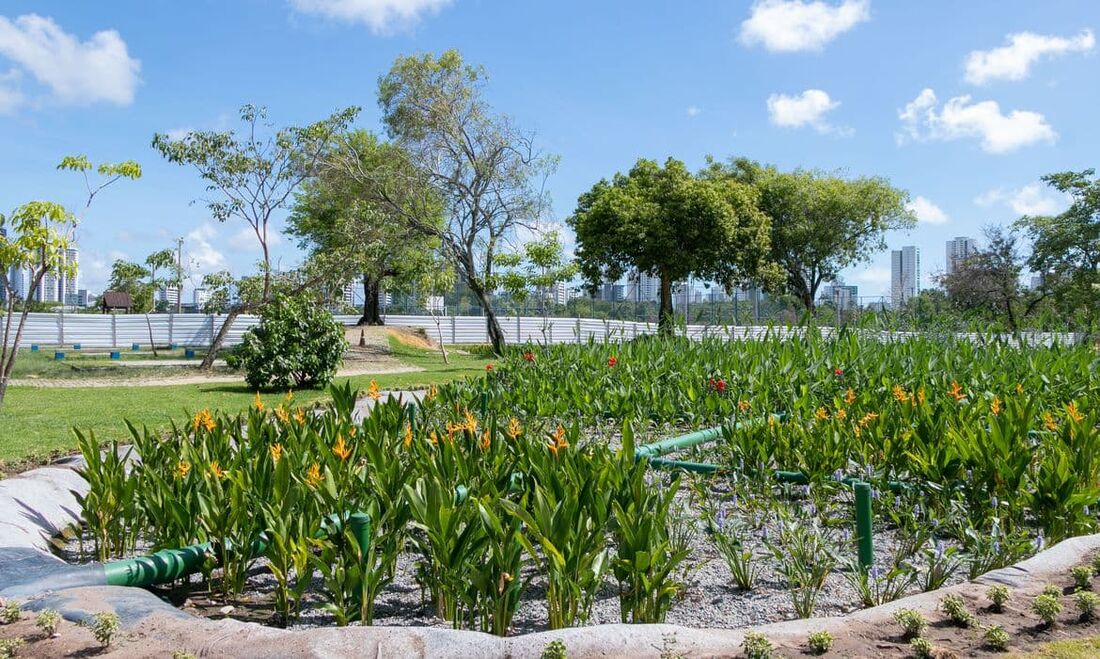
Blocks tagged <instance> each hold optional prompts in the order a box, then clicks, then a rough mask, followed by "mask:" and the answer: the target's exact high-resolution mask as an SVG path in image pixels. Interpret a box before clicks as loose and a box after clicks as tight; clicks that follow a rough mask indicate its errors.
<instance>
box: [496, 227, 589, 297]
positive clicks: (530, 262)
mask: <svg viewBox="0 0 1100 659" xmlns="http://www.w3.org/2000/svg"><path fill="white" fill-rule="evenodd" d="M497 268H498V272H499V274H498V276H497V283H498V284H499V288H502V289H503V290H504V291H505V292H507V293H508V294H509V295H511V297H512V299H513V300H515V301H517V302H524V301H525V300H527V298H528V296H530V294H531V293H534V294H535V297H536V300H537V302H538V304H539V310H540V313H541V314H542V315H543V316H545V315H546V313H547V303H548V302H550V301H551V300H553V293H554V287H555V286H556V285H557V284H559V283H561V282H564V281H569V280H570V279H572V278H573V277H574V276H575V275H576V274H577V264H576V263H573V262H571V261H567V260H566V259H565V256H564V249H563V248H562V244H561V239H560V238H559V237H558V232H557V231H547V232H545V233H543V234H542V235H540V236H538V237H537V238H535V239H534V240H532V241H530V242H527V243H526V244H524V245H523V247H522V249H520V250H517V251H514V252H504V253H501V254H499V255H498V256H497Z"/></svg>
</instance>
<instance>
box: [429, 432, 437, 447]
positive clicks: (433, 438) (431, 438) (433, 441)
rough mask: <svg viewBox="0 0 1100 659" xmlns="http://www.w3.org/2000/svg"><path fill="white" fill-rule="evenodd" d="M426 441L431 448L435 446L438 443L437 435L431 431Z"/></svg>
mask: <svg viewBox="0 0 1100 659" xmlns="http://www.w3.org/2000/svg"><path fill="white" fill-rule="evenodd" d="M428 441H429V442H431V444H432V446H435V445H436V444H438V443H439V435H437V434H436V433H435V431H434V430H433V431H431V432H430V433H429V434H428Z"/></svg>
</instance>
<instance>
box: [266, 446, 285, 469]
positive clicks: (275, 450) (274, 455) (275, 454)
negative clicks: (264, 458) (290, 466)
mask: <svg viewBox="0 0 1100 659" xmlns="http://www.w3.org/2000/svg"><path fill="white" fill-rule="evenodd" d="M267 450H269V451H271V461H272V462H274V463H275V464H279V458H281V457H283V445H282V444H278V443H276V444H272V445H271V446H269V447H268V449H267Z"/></svg>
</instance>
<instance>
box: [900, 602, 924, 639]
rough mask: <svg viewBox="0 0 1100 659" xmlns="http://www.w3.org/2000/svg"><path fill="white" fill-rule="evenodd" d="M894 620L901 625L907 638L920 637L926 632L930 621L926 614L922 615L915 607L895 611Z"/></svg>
mask: <svg viewBox="0 0 1100 659" xmlns="http://www.w3.org/2000/svg"><path fill="white" fill-rule="evenodd" d="M894 622H896V623H898V625H900V626H901V629H902V632H903V633H904V634H905V638H915V637H919V636H920V635H921V634H922V633H923V632H924V629H925V628H926V627H928V621H927V620H925V619H924V616H922V615H921V614H920V612H919V611H915V610H913V609H898V610H897V611H894Z"/></svg>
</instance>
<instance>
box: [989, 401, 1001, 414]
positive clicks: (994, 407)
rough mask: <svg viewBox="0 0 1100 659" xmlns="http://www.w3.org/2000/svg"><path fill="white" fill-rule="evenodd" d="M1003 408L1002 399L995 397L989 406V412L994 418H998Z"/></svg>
mask: <svg viewBox="0 0 1100 659" xmlns="http://www.w3.org/2000/svg"><path fill="white" fill-rule="evenodd" d="M1003 408H1004V405H1003V404H1002V403H1001V399H1000V398H998V397H996V396H994V397H993V402H992V403H990V404H989V411H990V412H992V413H993V416H997V415H998V414H1000V413H1001V410H1002V409H1003Z"/></svg>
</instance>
